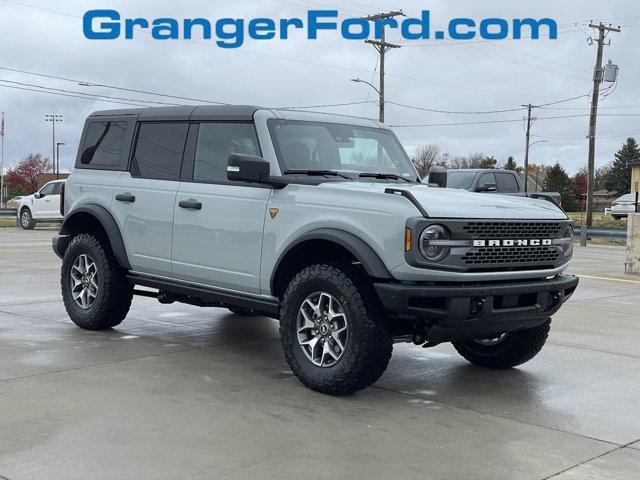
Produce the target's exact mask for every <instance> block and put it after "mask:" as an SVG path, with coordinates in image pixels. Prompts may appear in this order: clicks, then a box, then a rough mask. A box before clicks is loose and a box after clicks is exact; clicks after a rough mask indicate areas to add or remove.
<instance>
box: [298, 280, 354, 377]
mask: <svg viewBox="0 0 640 480" xmlns="http://www.w3.org/2000/svg"><path fill="white" fill-rule="evenodd" d="M297 327H298V335H297V337H298V343H299V344H300V347H302V351H303V352H304V354H305V355H306V356H307V358H308V359H309V360H311V362H312V363H313V364H314V365H316V366H318V367H332V366H333V365H335V364H336V363H337V362H338V361H339V360H340V359H341V358H342V356H343V355H344V352H345V348H346V345H347V339H348V323H347V316H346V314H345V312H344V309H343V308H342V306H341V305H340V303H339V302H338V300H336V299H335V297H333V295H331V294H329V293H326V292H315V293H312V294H311V295H309V296H308V297H307V298H305V299H304V301H303V302H302V305H301V306H300V309H299V311H298V321H297Z"/></svg>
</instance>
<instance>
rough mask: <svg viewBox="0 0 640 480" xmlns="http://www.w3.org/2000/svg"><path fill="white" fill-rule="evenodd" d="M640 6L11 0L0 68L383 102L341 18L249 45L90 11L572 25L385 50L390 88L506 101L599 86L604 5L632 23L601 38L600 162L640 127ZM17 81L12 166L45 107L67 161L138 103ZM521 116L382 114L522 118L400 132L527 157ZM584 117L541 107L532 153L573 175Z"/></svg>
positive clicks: (32, 138)
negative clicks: (109, 26)
mask: <svg viewBox="0 0 640 480" xmlns="http://www.w3.org/2000/svg"><path fill="white" fill-rule="evenodd" d="M637 5H638V4H637V1H633V0H626V1H625V0H617V1H615V2H602V1H601V0H599V1H592V0H588V1H587V0H565V1H558V0H554V1H542V0H536V1H533V0H528V1H511V0H510V1H507V0H501V1H497V0H493V1H489V0H482V1H481V0H442V1H438V0H432V1H429V2H422V1H408V0H397V1H395V0H394V1H392V0H389V1H387V0H358V1H347V0H335V1H322V0H314V1H310V0H309V1H307V0H286V1H285V0H278V1H276V0H260V1H258V0H252V1H250V0H244V1H242V0H238V1H229V0H224V1H223V0H202V1H196V0H184V1H182V2H175V1H168V0H167V1H158V0H154V1H150V0H137V1H135V2H131V1H128V2H125V1H115V0H111V1H104V0H103V1H99V2H97V1H65V0H58V1H56V2H50V1H44V0H24V1H22V0H20V1H8V0H0V32H2V37H1V38H2V46H1V47H0V52H1V53H0V67H8V68H13V69H20V70H26V71H30V72H36V73H42V74H47V75H53V76H59V77H66V78H71V79H77V80H82V81H87V82H93V83H101V84H108V85H114V86H121V87H126V88H132V89H137V90H148V91H153V92H161V93H167V94H172V95H179V96H187V97H196V98H202V99H207V100H216V101H221V102H227V103H243V104H259V105H267V106H301V105H318V104H332V103H343V102H345V103H346V102H363V101H365V100H376V95H375V93H374V92H372V91H370V90H369V87H367V86H366V85H364V84H358V83H353V82H350V81H349V79H350V78H353V77H361V78H363V79H366V80H372V79H374V77H373V75H374V69H375V68H376V66H377V53H376V52H375V51H374V49H373V47H372V46H370V45H365V44H364V43H363V42H362V41H347V40H344V39H342V38H341V37H340V35H339V34H338V33H337V32H321V33H323V34H321V35H320V38H319V39H318V40H305V39H303V38H302V35H301V34H297V35H295V36H294V35H292V38H291V39H289V40H270V41H255V40H249V39H247V40H246V42H245V44H244V45H243V46H242V47H240V48H238V49H222V48H219V47H217V46H216V45H215V43H214V41H212V40H204V41H201V40H200V41H198V42H192V41H185V40H176V41H157V40H151V39H150V38H149V36H148V35H146V36H145V35H142V36H140V37H139V38H137V39H135V40H133V41H127V40H113V41H90V40H87V39H85V37H84V35H83V33H82V20H81V17H82V15H83V14H84V13H85V12H86V11H87V10H89V9H91V8H105V7H106V8H113V9H116V10H118V11H120V13H121V14H122V15H123V17H138V16H140V17H145V18H149V19H153V18H156V17H174V18H179V19H181V18H184V17H206V18H209V19H211V20H215V19H217V18H221V17H235V18H247V19H249V18H254V17H271V18H283V17H302V18H305V17H306V12H307V10H309V9H318V8H322V7H323V6H326V7H327V8H331V7H333V8H337V9H338V10H340V12H341V15H342V16H344V17H352V16H362V15H365V14H368V13H376V12H378V11H384V10H389V9H404V11H405V13H406V14H407V15H411V16H418V15H419V14H420V11H421V10H422V9H423V8H424V9H429V10H430V11H431V17H432V23H433V24H435V25H438V24H440V25H442V24H446V22H447V21H448V20H449V19H450V18H454V17H470V18H475V19H478V20H480V19H482V18H487V17H502V18H506V19H511V18H521V17H534V18H537V17H550V18H553V19H554V20H556V22H557V23H558V25H559V26H560V28H559V34H558V39H557V40H545V39H541V40H507V41H494V42H486V41H485V42H477V41H474V42H471V43H465V42H464V41H458V42H452V41H446V40H443V41H440V42H438V41H433V40H432V41H428V42H424V41H402V42H401V45H403V47H402V48H400V49H397V50H393V51H391V52H390V53H389V55H388V57H387V73H388V76H387V82H386V92H387V100H389V101H393V102H397V103H404V104H410V105H414V106H419V107H424V108H430V109H441V110H451V111H488V110H502V109H509V108H517V107H519V106H520V105H521V104H526V103H530V102H531V103H533V104H541V103H549V102H553V101H555V100H559V99H565V98H569V97H575V96H579V95H586V94H588V93H589V92H590V89H591V79H592V72H593V63H594V59H595V54H596V49H595V45H594V46H589V45H588V44H587V38H588V36H589V35H590V34H592V32H591V30H590V29H589V28H588V27H587V25H586V24H587V23H588V21H589V20H590V19H594V20H600V19H602V20H606V22H607V23H608V22H612V23H614V24H616V25H622V33H617V34H611V35H610V37H611V46H608V47H605V55H604V59H605V61H606V60H607V59H609V58H611V59H612V60H613V61H614V63H617V64H618V65H620V75H619V81H618V85H617V86H616V88H615V91H613V93H610V92H609V93H610V95H609V96H607V97H606V98H605V99H604V100H602V101H601V103H600V106H601V110H600V113H602V114H606V116H604V115H603V116H600V117H599V119H598V141H597V150H596V165H597V166H600V165H603V164H605V163H607V162H608V161H610V160H611V159H612V158H613V154H614V153H615V151H616V150H617V149H618V148H619V146H620V144H621V143H622V142H623V141H624V139H625V138H626V137H627V136H630V135H631V136H633V135H636V136H637V137H640V124H638V122H639V121H640V116H636V117H634V116H629V115H628V114H640V75H639V74H640V62H638V56H639V55H640V53H639V52H640V47H639V45H640V42H639V40H640V14H638V16H635V17H634V16H633V14H634V12H637ZM43 9H44V10H43ZM46 10H49V11H46ZM54 11H55V12H54ZM576 23H577V26H574V24H576ZM387 40H388V41H396V42H397V41H399V35H398V33H397V32H390V33H389V35H388V38H387ZM425 43H426V45H425ZM438 43H442V45H439V44H438ZM417 44H421V46H416V45H417ZM0 79H1V80H5V81H12V82H22V83H23V84H33V85H41V86H46V87H52V88H58V89H65V90H74V91H81V92H85V93H91V94H100V95H110V96H114V97H124V98H127V99H130V100H128V101H131V99H140V98H144V99H147V100H158V101H167V102H173V101H176V100H171V99H166V98H164V99H163V98H159V97H149V96H144V95H141V94H138V93H132V92H126V91H119V90H113V89H109V88H97V87H83V86H78V85H77V84H74V83H73V82H67V81H62V80H54V79H50V78H43V77H37V76H32V75H27V74H21V73H15V72H10V71H7V70H0ZM374 82H377V77H375V79H374ZM7 85H13V86H16V84H15V83H14V84H9V83H6V82H0V111H4V112H5V115H6V120H5V121H6V136H5V164H8V165H11V164H13V163H15V162H16V161H18V160H19V159H21V158H23V157H24V156H25V155H26V154H28V153H29V152H42V153H45V154H47V155H50V154H51V123H46V122H45V121H44V115H45V113H60V114H63V116H64V121H63V123H62V124H60V125H58V126H57V138H58V141H62V142H66V143H67V145H66V146H64V147H61V155H60V156H61V163H62V166H63V168H66V169H68V168H70V167H71V165H72V164H73V158H75V154H76V150H77V143H78V139H79V136H80V133H81V130H82V124H83V121H84V119H85V117H86V116H87V115H88V114H89V113H90V112H91V111H94V110H102V109H111V108H121V107H122V108H126V106H125V105H118V104H114V103H108V102H104V101H94V100H86V99H78V98H69V97H63V96H54V95H49V94H45V93H36V92H32V91H24V90H15V89H10V88H7V87H6V86H7ZM23 86H24V85H23ZM28 88H32V87H28ZM588 104H589V99H588V98H586V97H584V98H581V99H579V100H575V101H572V102H566V103H562V104H557V105H555V106H554V107H553V108H546V109H537V110H536V111H535V115H536V116H538V117H548V116H564V115H581V114H582V115H586V114H587V113H588ZM322 110H323V111H333V112H337V113H344V114H349V115H358V116H363V115H364V116H369V117H377V106H376V105H374V104H371V103H370V104H364V105H362V104H360V105H347V106H340V107H332V108H326V109H322ZM620 114H627V116H620ZM522 116H523V112H520V111H516V112H510V113H497V114H490V115H460V114H455V115H454V114H441V113H430V112H424V111H419V110H411V109H407V108H403V107H399V106H394V105H390V104H388V105H387V112H386V120H387V123H388V124H390V125H405V124H427V125H433V124H443V123H460V122H477V121H488V120H518V121H515V122H511V123H492V124H480V125H452V126H427V127H410V128H395V129H394V130H395V131H396V133H397V135H398V137H399V138H400V140H401V141H402V143H403V144H404V145H405V146H406V147H407V148H409V149H410V148H413V147H414V146H416V145H420V144H425V143H436V144H438V145H439V146H440V147H441V149H442V150H443V151H446V152H450V153H451V154H452V155H456V154H467V153H470V152H483V153H485V154H487V155H494V156H495V157H496V158H498V159H499V160H500V161H504V160H505V159H506V157H507V156H509V155H513V156H514V157H515V158H516V160H517V161H518V163H519V164H522V159H523V153H524V131H523V123H522V121H520V119H521V118H522ZM587 125H588V117H587V116H579V117H573V118H565V119H546V120H545V119H542V118H540V119H539V120H537V121H535V122H534V125H533V127H532V133H533V134H534V135H535V136H534V137H532V142H533V141H536V140H543V139H544V140H547V143H538V144H537V145H534V146H533V147H532V148H531V161H532V162H535V163H543V164H547V165H549V164H552V163H555V162H556V161H559V162H560V163H561V164H562V165H563V166H564V167H565V168H566V169H567V170H568V171H569V173H574V172H575V171H576V170H578V169H579V168H581V167H582V166H584V165H585V164H586V159H587V140H586V139H585V135H586V133H587ZM632 134H633V135H632Z"/></svg>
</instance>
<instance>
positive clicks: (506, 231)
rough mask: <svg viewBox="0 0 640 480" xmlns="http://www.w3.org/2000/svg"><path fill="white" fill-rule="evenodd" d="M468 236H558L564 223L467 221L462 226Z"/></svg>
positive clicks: (479, 238)
mask: <svg viewBox="0 0 640 480" xmlns="http://www.w3.org/2000/svg"><path fill="white" fill-rule="evenodd" d="M462 228H463V229H464V231H465V232H467V234H468V235H469V238H473V239H478V240H483V239H496V240H499V239H503V238H504V239H528V238H539V239H541V238H560V236H561V235H562V231H563V229H564V228H565V225H564V224H563V223H560V222H469V223H467V224H466V225H465V226H464V227H462Z"/></svg>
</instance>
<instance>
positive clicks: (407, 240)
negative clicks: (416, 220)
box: [404, 228, 412, 252]
mask: <svg viewBox="0 0 640 480" xmlns="http://www.w3.org/2000/svg"><path fill="white" fill-rule="evenodd" d="M411 234H412V232H411V229H410V228H405V229H404V251H405V252H410V251H411Z"/></svg>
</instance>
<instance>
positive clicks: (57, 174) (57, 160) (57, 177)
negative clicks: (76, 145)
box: [56, 142, 66, 180]
mask: <svg viewBox="0 0 640 480" xmlns="http://www.w3.org/2000/svg"><path fill="white" fill-rule="evenodd" d="M60 145H66V143H64V142H56V180H58V179H59V178H60Z"/></svg>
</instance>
